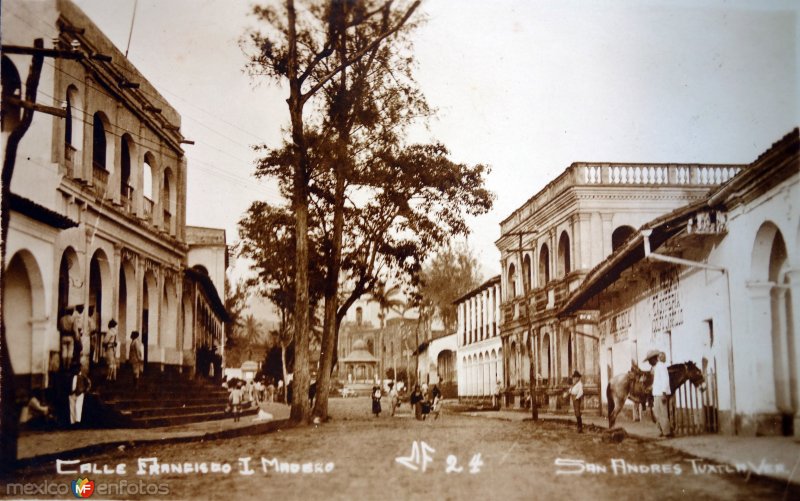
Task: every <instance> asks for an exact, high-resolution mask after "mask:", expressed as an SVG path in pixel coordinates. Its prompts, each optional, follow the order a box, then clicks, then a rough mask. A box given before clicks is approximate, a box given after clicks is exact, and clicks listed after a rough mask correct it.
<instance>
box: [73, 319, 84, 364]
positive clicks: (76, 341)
mask: <svg viewBox="0 0 800 501" xmlns="http://www.w3.org/2000/svg"><path fill="white" fill-rule="evenodd" d="M72 336H73V343H72V344H73V349H72V363H73V364H78V363H80V361H81V350H82V347H81V337H82V336H83V305H82V304H79V305H77V306H76V307H75V310H73V312H72Z"/></svg>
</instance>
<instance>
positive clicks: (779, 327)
mask: <svg viewBox="0 0 800 501" xmlns="http://www.w3.org/2000/svg"><path fill="white" fill-rule="evenodd" d="M788 269H789V256H788V253H787V248H786V243H785V241H784V238H783V235H782V234H781V231H780V230H779V229H778V227H777V226H776V225H775V224H774V223H772V222H769V221H768V222H765V223H763V224H762V225H761V227H760V228H759V229H758V232H757V233H756V236H755V241H754V243H753V251H752V255H751V263H750V273H751V279H752V282H751V284H752V285H751V287H755V288H756V289H760V290H757V293H756V295H755V297H753V307H752V310H751V311H752V315H753V317H752V318H753V321H754V326H755V325H759V324H761V325H762V326H763V325H764V324H766V325H769V330H770V335H771V339H772V355H773V357H772V358H773V364H772V369H773V378H774V391H775V406H776V408H777V411H778V412H779V413H780V414H781V415H782V416H783V420H782V430H781V431H782V432H783V433H784V434H785V435H791V434H792V433H793V416H794V415H795V414H796V413H797V411H798V401H797V400H798V397H797V395H798V382H797V370H798V368H797V363H798V361H797V357H796V355H795V353H794V351H795V350H794V346H795V342H796V341H795V339H793V334H794V333H793V332H792V327H791V326H790V325H789V322H790V321H791V316H792V311H791V301H790V297H789V295H790V292H789V290H788V288H785V287H783V285H784V284H785V282H786V280H787V278H788V277H787V273H786V272H787V271H788Z"/></svg>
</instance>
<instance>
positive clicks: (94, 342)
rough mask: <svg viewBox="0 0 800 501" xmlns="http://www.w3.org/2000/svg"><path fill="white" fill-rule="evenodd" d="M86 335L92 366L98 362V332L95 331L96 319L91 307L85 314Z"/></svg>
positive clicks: (91, 306)
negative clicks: (87, 336)
mask: <svg viewBox="0 0 800 501" xmlns="http://www.w3.org/2000/svg"><path fill="white" fill-rule="evenodd" d="M86 333H87V334H88V335H89V356H90V361H91V363H92V365H95V364H97V363H99V362H100V331H99V330H97V318H96V315H95V309H94V306H93V305H90V306H89V311H88V312H86Z"/></svg>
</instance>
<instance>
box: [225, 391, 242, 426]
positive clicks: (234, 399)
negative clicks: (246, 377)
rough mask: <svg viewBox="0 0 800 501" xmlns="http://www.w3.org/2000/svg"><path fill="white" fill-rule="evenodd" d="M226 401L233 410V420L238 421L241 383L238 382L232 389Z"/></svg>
mask: <svg viewBox="0 0 800 501" xmlns="http://www.w3.org/2000/svg"><path fill="white" fill-rule="evenodd" d="M228 401H229V402H230V404H231V409H232V410H233V422H234V423H235V422H238V421H239V412H240V410H241V409H240V407H241V404H242V383H241V382H240V383H238V384H237V385H236V386H235V387H234V388H233V389H232V390H231V394H230V395H229V396H228Z"/></svg>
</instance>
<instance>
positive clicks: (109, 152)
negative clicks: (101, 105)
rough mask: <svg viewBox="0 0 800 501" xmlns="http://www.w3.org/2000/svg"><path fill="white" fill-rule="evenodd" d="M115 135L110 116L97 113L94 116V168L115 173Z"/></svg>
mask: <svg viewBox="0 0 800 501" xmlns="http://www.w3.org/2000/svg"><path fill="white" fill-rule="evenodd" d="M113 159H114V135H113V133H112V131H111V121H110V120H109V119H108V116H107V115H106V114H105V113H104V112H102V111H97V112H95V113H94V115H92V168H93V169H94V170H95V171H97V170H104V171H106V172H109V173H110V172H113V171H114V164H113Z"/></svg>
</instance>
